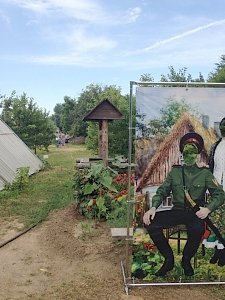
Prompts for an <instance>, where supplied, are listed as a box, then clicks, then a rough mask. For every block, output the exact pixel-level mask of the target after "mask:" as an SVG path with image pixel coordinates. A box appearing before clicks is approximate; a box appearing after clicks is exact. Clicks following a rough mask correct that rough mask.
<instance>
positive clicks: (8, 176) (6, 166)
mask: <svg viewBox="0 0 225 300" xmlns="http://www.w3.org/2000/svg"><path fill="white" fill-rule="evenodd" d="M21 167H29V175H32V174H34V173H36V172H38V171H39V170H40V169H41V167H42V161H41V160H40V159H39V158H38V157H37V156H36V155H35V154H34V153H33V152H32V151H31V150H30V149H29V148H28V147H27V145H26V144H25V143H24V142H23V141H22V140H21V139H20V138H19V137H18V136H17V135H16V134H15V132H14V131H13V130H12V129H11V128H10V127H8V125H6V124H5V123H4V122H3V121H2V120H1V119H0V190H2V189H3V188H4V186H5V184H8V183H9V184H10V183H12V182H13V181H14V179H15V177H16V171H17V169H18V168H21Z"/></svg>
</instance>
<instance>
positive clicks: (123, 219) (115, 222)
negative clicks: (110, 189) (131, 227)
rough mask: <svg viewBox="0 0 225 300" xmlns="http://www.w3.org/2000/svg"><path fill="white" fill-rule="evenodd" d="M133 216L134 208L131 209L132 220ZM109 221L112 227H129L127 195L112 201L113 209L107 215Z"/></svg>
mask: <svg viewBox="0 0 225 300" xmlns="http://www.w3.org/2000/svg"><path fill="white" fill-rule="evenodd" d="M132 218H133V212H132V209H130V220H132ZM107 223H108V224H109V226H110V227H127V197H126V196H125V197H123V199H121V200H120V201H118V200H116V199H114V200H113V201H112V210H111V211H110V212H109V213H108V215H107Z"/></svg>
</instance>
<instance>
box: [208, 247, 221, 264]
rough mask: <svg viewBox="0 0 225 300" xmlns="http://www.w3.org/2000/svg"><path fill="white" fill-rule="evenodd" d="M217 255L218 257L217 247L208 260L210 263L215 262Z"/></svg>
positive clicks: (217, 258)
mask: <svg viewBox="0 0 225 300" xmlns="http://www.w3.org/2000/svg"><path fill="white" fill-rule="evenodd" d="M219 257H220V251H219V249H217V248H215V251H214V254H213V256H212V257H211V259H210V261H209V262H210V264H216V263H217V262H218V260H219Z"/></svg>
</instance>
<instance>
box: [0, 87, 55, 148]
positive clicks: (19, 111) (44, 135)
mask: <svg viewBox="0 0 225 300" xmlns="http://www.w3.org/2000/svg"><path fill="white" fill-rule="evenodd" d="M1 108H2V113H1V119H2V120H3V121H4V122H5V123H6V124H7V125H8V126H9V127H10V128H11V129H12V130H13V131H14V132H15V133H16V134H17V135H18V136H19V137H20V138H21V140H23V141H24V143H25V144H27V146H28V147H30V148H31V149H34V150H35V153H36V149H37V148H42V147H44V148H45V149H46V150H47V149H48V146H49V145H50V144H51V143H52V139H53V138H54V132H55V125H54V123H53V121H52V120H51V119H50V117H49V114H48V113H47V112H46V110H42V109H40V108H38V107H37V104H36V103H35V102H34V100H33V98H29V97H27V95H26V94H25V93H24V94H22V95H21V96H17V95H16V92H15V91H13V92H12V93H11V95H10V96H9V97H7V96H3V97H2V99H1Z"/></svg>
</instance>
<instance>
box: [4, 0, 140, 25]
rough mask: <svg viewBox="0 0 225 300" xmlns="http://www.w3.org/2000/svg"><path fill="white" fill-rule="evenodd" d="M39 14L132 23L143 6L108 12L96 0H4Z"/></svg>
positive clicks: (107, 22) (93, 20) (102, 21)
mask: <svg viewBox="0 0 225 300" xmlns="http://www.w3.org/2000/svg"><path fill="white" fill-rule="evenodd" d="M2 1H6V2H7V3H11V4H13V5H16V6H19V7H21V8H24V9H28V10H30V11H33V12H34V13H38V14H50V15H51V16H53V17H60V18H62V17H63V16H66V17H68V16H69V17H71V18H74V19H76V20H80V21H86V22H94V23H96V24H102V23H104V24H110V25H113V24H114V25H118V24H121V23H123V24H124V23H132V22H135V21H136V20H137V18H138V17H139V16H140V13H141V8H140V7H134V8H130V9H129V10H128V11H126V12H119V13H115V14H113V13H112V12H107V11H105V10H104V8H103V7H102V6H101V5H99V3H98V2H97V1H95V0H2Z"/></svg>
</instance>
